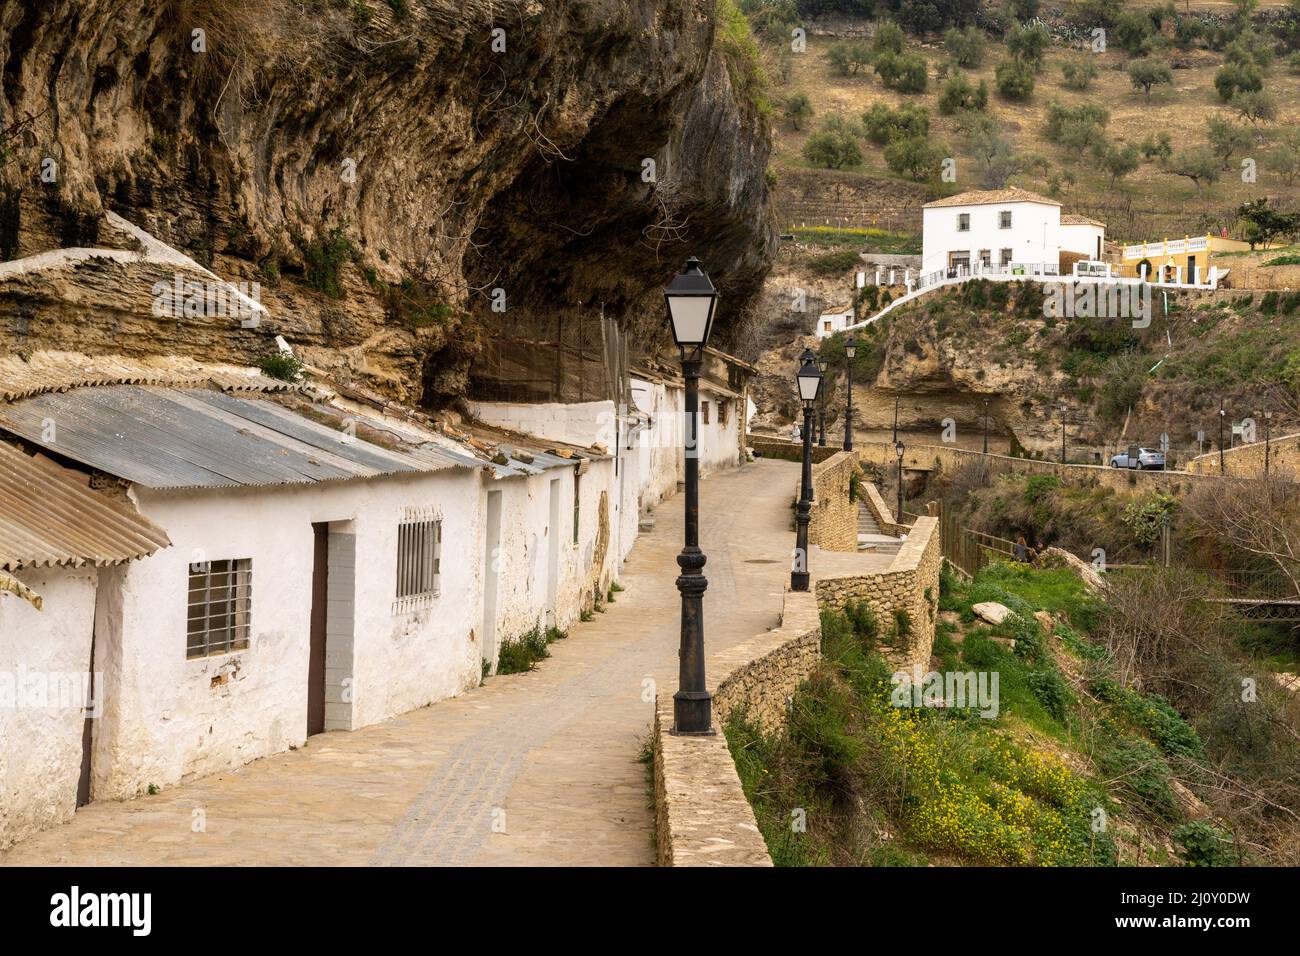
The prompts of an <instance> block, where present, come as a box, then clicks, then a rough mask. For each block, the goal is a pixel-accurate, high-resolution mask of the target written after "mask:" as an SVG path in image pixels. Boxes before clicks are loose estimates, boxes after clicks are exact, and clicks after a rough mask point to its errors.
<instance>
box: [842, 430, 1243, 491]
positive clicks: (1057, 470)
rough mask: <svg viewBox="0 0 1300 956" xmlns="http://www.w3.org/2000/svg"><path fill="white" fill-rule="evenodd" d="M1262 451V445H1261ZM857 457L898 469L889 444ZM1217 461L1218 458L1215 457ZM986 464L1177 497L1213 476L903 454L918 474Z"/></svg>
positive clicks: (911, 450)
mask: <svg viewBox="0 0 1300 956" xmlns="http://www.w3.org/2000/svg"><path fill="white" fill-rule="evenodd" d="M1260 447H1261V449H1262V447H1263V446H1262V445H1261V446H1260ZM854 448H855V450H856V451H857V454H858V457H859V459H860V460H861V461H863V462H868V463H870V464H872V465H877V466H886V467H889V468H897V467H898V458H897V456H896V453H895V452H894V446H893V445H892V444H890V443H889V442H858V443H855V445H854ZM1216 461H1217V458H1216ZM980 462H984V463H985V464H986V465H987V466H988V469H989V473H990V474H994V475H996V474H1032V475H1056V476H1057V477H1058V478H1060V479H1062V480H1064V481H1071V482H1083V483H1085V484H1089V485H1094V486H1102V487H1108V488H1113V489H1114V490H1115V491H1129V490H1132V489H1133V488H1134V487H1137V486H1141V487H1144V488H1159V489H1162V490H1166V491H1172V492H1173V493H1175V494H1179V493H1183V492H1186V491H1189V490H1190V489H1191V488H1192V486H1193V484H1194V483H1195V482H1198V481H1205V480H1207V478H1210V477H1213V476H1207V475H1200V474H1194V473H1192V472H1188V471H1131V470H1129V469H1127V468H1109V467H1106V466H1104V465H1062V464H1061V463H1060V462H1054V461H1036V460H1034V459H1032V458H1012V457H1010V456H1008V455H982V454H980V453H979V452H977V451H970V450H968V449H965V448H950V447H948V446H946V445H908V446H907V448H906V451H905V452H904V454H903V468H904V469H905V470H908V469H910V470H919V471H934V470H940V471H953V470H955V469H957V468H960V467H962V466H963V465H967V464H970V463H980Z"/></svg>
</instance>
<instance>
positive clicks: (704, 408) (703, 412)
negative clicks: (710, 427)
mask: <svg viewBox="0 0 1300 956" xmlns="http://www.w3.org/2000/svg"><path fill="white" fill-rule="evenodd" d="M700 422H701V423H703V424H705V425H707V424H708V423H709V403H708V402H700Z"/></svg>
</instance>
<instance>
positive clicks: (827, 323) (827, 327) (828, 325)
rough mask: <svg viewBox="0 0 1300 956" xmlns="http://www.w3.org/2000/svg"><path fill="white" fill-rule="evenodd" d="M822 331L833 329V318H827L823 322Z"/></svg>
mask: <svg viewBox="0 0 1300 956" xmlns="http://www.w3.org/2000/svg"><path fill="white" fill-rule="evenodd" d="M822 331H823V332H829V331H831V320H830V319H827V320H826V321H825V322H823V323H822Z"/></svg>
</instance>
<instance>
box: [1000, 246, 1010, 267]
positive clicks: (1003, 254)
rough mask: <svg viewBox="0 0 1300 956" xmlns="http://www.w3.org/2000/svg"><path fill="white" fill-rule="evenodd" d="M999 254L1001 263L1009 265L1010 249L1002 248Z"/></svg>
mask: <svg viewBox="0 0 1300 956" xmlns="http://www.w3.org/2000/svg"><path fill="white" fill-rule="evenodd" d="M999 255H1001V257H1002V264H1003V265H1004V266H1009V265H1011V250H1010V249H1003V250H1002V252H1001V253H999Z"/></svg>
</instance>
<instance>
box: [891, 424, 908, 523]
mask: <svg viewBox="0 0 1300 956" xmlns="http://www.w3.org/2000/svg"><path fill="white" fill-rule="evenodd" d="M906 450H907V449H905V448H904V447H903V443H902V442H901V441H896V442H894V454H895V455H897V456H898V517H897V520H898V523H899V524H902V523H903V452H904V451H906Z"/></svg>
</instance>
